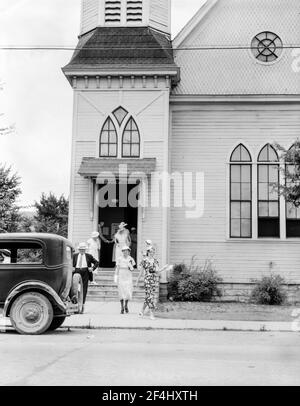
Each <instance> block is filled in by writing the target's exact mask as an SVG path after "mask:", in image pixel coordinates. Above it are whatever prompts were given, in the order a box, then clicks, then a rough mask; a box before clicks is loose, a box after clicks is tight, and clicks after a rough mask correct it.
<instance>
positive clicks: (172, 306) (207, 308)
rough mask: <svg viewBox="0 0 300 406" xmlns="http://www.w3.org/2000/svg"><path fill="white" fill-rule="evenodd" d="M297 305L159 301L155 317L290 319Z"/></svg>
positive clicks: (299, 306) (244, 319) (247, 319)
mask: <svg viewBox="0 0 300 406" xmlns="http://www.w3.org/2000/svg"><path fill="white" fill-rule="evenodd" d="M295 309H299V310H300V305H298V306H264V305H254V304H246V303H245V304H244V303H219V302H218V303H181V302H168V303H159V305H158V309H157V317H158V318H162V319H182V320H239V321H287V322H289V321H292V320H294V318H293V316H292V312H293V311H294V310H295Z"/></svg>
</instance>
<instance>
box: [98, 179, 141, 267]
mask: <svg viewBox="0 0 300 406" xmlns="http://www.w3.org/2000/svg"><path fill="white" fill-rule="evenodd" d="M105 186H106V185H100V189H101V188H102V187H105ZM136 186H137V185H117V187H116V196H115V199H114V202H113V204H112V205H111V204H110V205H108V206H107V207H104V208H99V225H102V227H101V231H102V234H103V236H104V237H105V238H106V239H107V240H112V239H113V237H114V235H115V233H116V232H117V231H118V226H119V224H120V223H121V222H123V221H124V222H125V223H127V227H126V228H127V229H128V230H129V231H130V235H131V239H132V246H131V249H132V252H131V255H132V257H133V258H134V260H135V261H136V260H137V258H136V257H137V237H136V233H137V230H138V207H137V205H136V207H132V206H131V205H129V204H127V206H126V207H120V190H122V187H126V193H127V196H128V194H129V193H130V191H131V190H132V189H134V188H136ZM110 206H114V207H110ZM121 206H124V204H123V205H121ZM113 247H114V244H107V243H104V242H103V241H102V243H101V254H100V267H101V268H114V267H115V263H114V262H113V261H112V259H113Z"/></svg>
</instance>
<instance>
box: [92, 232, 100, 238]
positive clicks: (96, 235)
mask: <svg viewBox="0 0 300 406" xmlns="http://www.w3.org/2000/svg"><path fill="white" fill-rule="evenodd" d="M99 235H100V234H99V233H98V231H93V232H92V238H98V237H99Z"/></svg>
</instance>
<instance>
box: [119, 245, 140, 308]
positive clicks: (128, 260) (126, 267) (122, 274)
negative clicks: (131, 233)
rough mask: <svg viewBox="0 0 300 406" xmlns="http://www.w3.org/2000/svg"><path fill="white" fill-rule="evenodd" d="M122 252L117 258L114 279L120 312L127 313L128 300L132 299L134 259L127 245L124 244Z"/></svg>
mask: <svg viewBox="0 0 300 406" xmlns="http://www.w3.org/2000/svg"><path fill="white" fill-rule="evenodd" d="M122 254H123V255H122V256H120V257H119V258H118V259H117V264H116V272H115V281H116V283H117V284H118V291H119V298H120V302H121V314H124V313H125V312H126V313H129V310H128V301H129V300H132V294H133V279H132V272H133V271H134V266H135V261H134V259H133V258H132V257H131V256H130V248H129V247H128V246H124V247H123V248H122ZM124 303H125V306H124Z"/></svg>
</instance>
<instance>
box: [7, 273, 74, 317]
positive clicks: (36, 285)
mask: <svg viewBox="0 0 300 406" xmlns="http://www.w3.org/2000/svg"><path fill="white" fill-rule="evenodd" d="M32 291H34V292H40V293H45V294H46V296H47V297H48V298H49V299H50V301H51V303H52V304H54V305H56V306H57V307H58V308H59V309H60V310H61V311H62V312H63V313H66V310H67V306H66V305H65V303H64V302H63V301H62V300H61V298H60V297H59V296H58V294H57V293H56V292H55V290H54V289H53V288H51V286H49V285H47V284H46V283H43V282H40V281H28V282H22V283H20V284H19V285H17V286H16V287H15V288H14V289H13V290H12V291H11V292H10V293H9V295H8V296H7V299H6V301H5V305H4V309H3V315H4V317H9V312H10V308H11V306H12V304H13V302H14V299H15V298H16V297H18V296H19V295H20V294H21V293H25V292H32Z"/></svg>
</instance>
